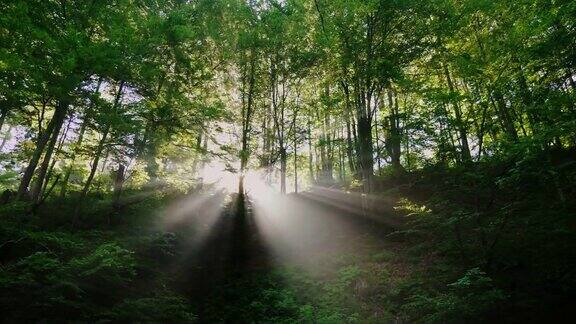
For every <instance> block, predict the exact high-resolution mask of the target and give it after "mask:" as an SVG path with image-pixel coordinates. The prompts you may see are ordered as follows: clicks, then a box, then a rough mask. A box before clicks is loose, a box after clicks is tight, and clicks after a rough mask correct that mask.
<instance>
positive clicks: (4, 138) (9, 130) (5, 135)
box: [0, 125, 12, 152]
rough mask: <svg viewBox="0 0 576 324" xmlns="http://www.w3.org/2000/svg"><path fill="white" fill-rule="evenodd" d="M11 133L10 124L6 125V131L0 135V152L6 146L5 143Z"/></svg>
mask: <svg viewBox="0 0 576 324" xmlns="http://www.w3.org/2000/svg"><path fill="white" fill-rule="evenodd" d="M11 135H12V125H8V129H7V130H6V133H5V134H4V136H2V142H1V143H0V152H2V150H3V149H4V146H6V143H8V140H9V139H10V136H11Z"/></svg>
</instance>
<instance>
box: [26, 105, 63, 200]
mask: <svg viewBox="0 0 576 324" xmlns="http://www.w3.org/2000/svg"><path fill="white" fill-rule="evenodd" d="M58 105H59V106H65V108H61V109H57V110H56V112H55V113H54V117H53V118H57V119H56V121H55V123H54V128H53V130H52V134H51V137H50V140H49V141H48V147H47V148H46V154H44V160H42V164H41V165H40V169H39V171H38V175H37V177H36V182H35V184H34V187H33V188H32V193H31V198H32V201H33V202H35V203H38V202H39V201H40V198H41V193H42V188H43V187H44V180H45V178H46V172H47V171H48V167H49V166H50V161H51V159H52V153H53V152H54V147H55V145H56V142H57V141H58V136H59V135H60V130H61V129H62V124H63V123H64V119H65V118H66V112H67V110H68V103H66V102H60V103H59V104H58Z"/></svg>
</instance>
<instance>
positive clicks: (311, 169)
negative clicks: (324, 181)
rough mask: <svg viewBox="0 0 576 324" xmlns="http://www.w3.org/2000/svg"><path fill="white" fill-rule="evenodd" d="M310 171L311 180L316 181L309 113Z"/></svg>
mask: <svg viewBox="0 0 576 324" xmlns="http://www.w3.org/2000/svg"><path fill="white" fill-rule="evenodd" d="M308 173H309V176H310V182H311V183H313V184H314V183H316V179H315V177H314V159H313V149H312V121H311V120H310V115H308Z"/></svg>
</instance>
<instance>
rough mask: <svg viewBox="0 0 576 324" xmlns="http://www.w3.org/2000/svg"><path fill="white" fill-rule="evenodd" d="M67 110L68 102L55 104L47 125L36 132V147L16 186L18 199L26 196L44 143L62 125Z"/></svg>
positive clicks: (46, 142)
mask: <svg viewBox="0 0 576 324" xmlns="http://www.w3.org/2000/svg"><path fill="white" fill-rule="evenodd" d="M67 112H68V103H67V102H64V101H60V102H59V103H58V105H57V106H56V109H55V111H54V116H52V119H51V120H50V122H49V123H48V126H47V127H46V129H45V130H44V131H43V132H42V133H39V134H38V140H37V141H36V148H35V149H34V153H33V154H32V157H31V158H30V162H29V163H28V166H27V167H26V169H25V170H24V174H23V175H22V180H21V181H20V185H19V187H18V194H17V198H18V199H24V198H25V197H26V196H27V194H28V186H30V182H31V181H32V176H33V175H34V171H36V167H37V166H38V162H39V161H40V158H41V157H42V153H44V148H45V147H46V144H48V141H49V140H50V137H51V136H52V133H54V131H55V129H56V128H57V130H56V133H58V132H59V131H60V127H61V126H62V122H63V121H64V118H65V117H66V113H67Z"/></svg>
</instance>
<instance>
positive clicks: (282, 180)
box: [280, 143, 287, 194]
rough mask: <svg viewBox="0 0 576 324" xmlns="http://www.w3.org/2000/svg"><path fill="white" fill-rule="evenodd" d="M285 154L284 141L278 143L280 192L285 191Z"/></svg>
mask: <svg viewBox="0 0 576 324" xmlns="http://www.w3.org/2000/svg"><path fill="white" fill-rule="evenodd" d="M286 159H287V154H286V148H285V147H284V143H281V144H280V193H282V194H285V193H286V166H287V161H286Z"/></svg>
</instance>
